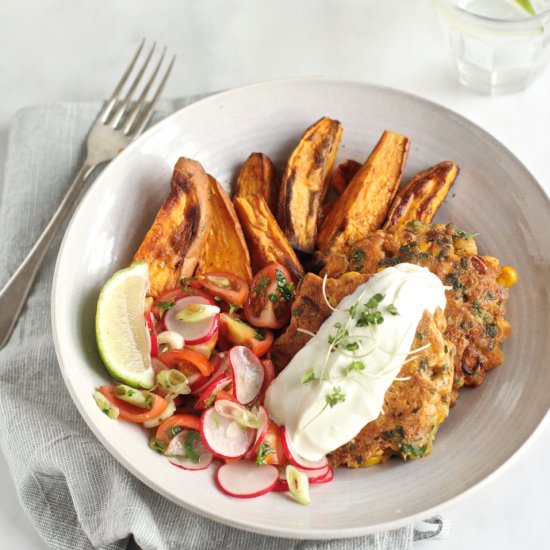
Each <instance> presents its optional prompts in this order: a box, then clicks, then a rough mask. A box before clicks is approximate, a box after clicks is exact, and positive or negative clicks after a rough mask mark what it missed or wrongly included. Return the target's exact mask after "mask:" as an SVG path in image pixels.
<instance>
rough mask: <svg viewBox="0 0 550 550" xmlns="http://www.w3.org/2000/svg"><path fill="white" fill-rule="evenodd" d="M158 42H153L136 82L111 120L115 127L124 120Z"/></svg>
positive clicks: (135, 79)
mask: <svg viewBox="0 0 550 550" xmlns="http://www.w3.org/2000/svg"><path fill="white" fill-rule="evenodd" d="M155 48H156V43H154V44H153V47H152V48H151V50H150V51H149V55H148V56H147V58H146V59H145V63H143V65H142V67H141V69H140V70H139V72H138V74H137V75H136V77H135V78H134V82H133V83H132V85H131V86H130V89H129V90H128V93H127V94H126V97H125V98H124V101H122V103H120V105H119V106H118V107H117V109H116V111H115V114H114V115H113V118H112V119H111V120H110V121H109V124H110V125H111V126H112V127H113V128H117V127H118V124H119V123H120V121H121V120H122V117H123V116H124V113H125V112H126V110H127V109H128V106H129V105H130V101H131V100H132V96H133V95H134V91H135V90H136V88H137V86H138V85H139V83H140V81H141V79H142V77H143V73H144V72H145V70H146V69H147V65H149V61H151V57H153V52H154V51H155Z"/></svg>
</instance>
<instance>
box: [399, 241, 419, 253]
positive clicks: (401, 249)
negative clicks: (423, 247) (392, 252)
mask: <svg viewBox="0 0 550 550" xmlns="http://www.w3.org/2000/svg"><path fill="white" fill-rule="evenodd" d="M416 246H418V243H417V242H416V241H413V242H410V243H407V244H404V245H401V246H400V247H399V252H401V254H409V255H410V254H412V249H413V248H415V247H416Z"/></svg>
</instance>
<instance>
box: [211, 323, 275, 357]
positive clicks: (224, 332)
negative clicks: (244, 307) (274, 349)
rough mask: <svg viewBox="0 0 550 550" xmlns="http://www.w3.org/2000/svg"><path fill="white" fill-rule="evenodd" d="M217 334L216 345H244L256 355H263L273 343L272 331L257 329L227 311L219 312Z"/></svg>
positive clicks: (227, 346)
mask: <svg viewBox="0 0 550 550" xmlns="http://www.w3.org/2000/svg"><path fill="white" fill-rule="evenodd" d="M219 336H220V337H219V340H218V346H219V347H220V348H221V349H223V350H228V349H230V348H232V347H233V346H246V347H247V348H249V349H251V350H252V352H253V353H254V355H255V356H256V357H262V356H263V355H265V354H266V353H267V352H268V351H269V348H270V347H271V344H273V333H272V332H271V331H270V330H265V329H257V328H255V327H252V326H250V325H249V324H248V323H245V322H244V321H242V320H241V319H238V318H236V317H231V315H228V314H227V313H220V328H219Z"/></svg>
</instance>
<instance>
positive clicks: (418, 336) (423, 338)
mask: <svg viewBox="0 0 550 550" xmlns="http://www.w3.org/2000/svg"><path fill="white" fill-rule="evenodd" d="M416 337H417V338H418V339H419V340H420V341H422V340H425V339H426V334H425V333H424V332H422V331H421V330H419V331H418V332H417V333H416Z"/></svg>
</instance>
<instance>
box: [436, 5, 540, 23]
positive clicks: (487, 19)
mask: <svg viewBox="0 0 550 550" xmlns="http://www.w3.org/2000/svg"><path fill="white" fill-rule="evenodd" d="M437 1H438V2H440V3H442V4H446V5H447V6H448V7H449V8H451V9H452V10H454V11H456V12H458V13H459V14H461V15H464V16H466V17H468V18H470V19H472V20H475V21H479V22H483V23H489V24H497V25H502V26H516V25H530V24H531V23H537V22H539V21H540V20H541V19H544V18H546V17H550V6H549V7H548V8H547V9H545V10H544V11H541V12H540V13H537V14H536V15H529V17H522V18H520V17H518V18H517V19H500V18H498V17H490V16H488V15H481V14H478V13H474V12H471V11H469V10H467V9H465V8H462V7H460V6H459V5H458V2H457V0H437Z"/></svg>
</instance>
